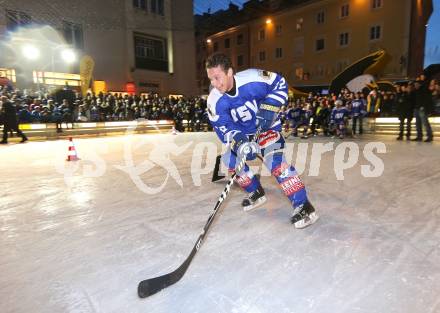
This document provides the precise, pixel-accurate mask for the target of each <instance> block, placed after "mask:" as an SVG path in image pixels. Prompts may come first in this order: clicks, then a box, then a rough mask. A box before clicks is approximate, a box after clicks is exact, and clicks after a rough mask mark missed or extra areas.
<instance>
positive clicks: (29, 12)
mask: <svg viewBox="0 0 440 313" xmlns="http://www.w3.org/2000/svg"><path fill="white" fill-rule="evenodd" d="M37 25H39V26H40V28H39V30H31V29H33V28H34V27H35V26H37ZM41 25H49V26H51V27H52V28H53V29H55V30H56V31H53V30H50V29H49V27H46V28H43V30H42V29H41ZM56 33H58V34H59V35H57V34H56ZM12 38H14V39H12ZM0 40H1V42H2V43H3V45H2V46H1V49H2V50H1V51H0V71H2V73H3V74H4V75H5V74H7V75H8V76H10V77H11V78H12V79H13V80H15V81H16V84H17V86H19V87H20V86H28V85H29V84H35V83H36V82H37V81H36V77H35V76H36V75H37V76H38V75H40V80H39V81H38V83H47V82H49V83H50V84H53V83H55V84H63V83H62V82H63V81H64V80H66V79H68V78H69V77H67V76H66V77H64V76H62V75H61V76H60V74H56V75H55V74H53V73H54V72H55V73H76V74H79V59H80V58H81V57H82V56H84V55H89V56H91V57H92V58H93V59H94V61H95V68H94V71H93V79H94V80H95V81H96V80H100V81H105V82H106V87H107V90H109V91H126V88H127V86H128V85H132V84H130V83H134V85H135V88H136V92H137V93H140V92H158V93H160V94H163V95H166V94H185V95H194V94H196V90H197V89H196V78H195V58H194V55H195V48H194V47H195V44H194V26H193V5H192V0H167V1H165V0H92V1H86V0H77V1H71V0H57V1H46V0H4V1H1V2H0ZM28 43H30V44H35V45H36V46H38V47H39V50H40V57H39V58H38V59H35V60H29V59H26V58H24V56H23V55H22V51H21V50H22V49H23V45H25V44H28ZM66 44H67V45H66ZM65 47H72V48H74V49H75V52H76V54H77V56H78V57H77V61H76V62H75V63H74V64H73V65H66V64H65V62H64V61H63V60H62V59H61V58H60V53H61V50H62V49H64V48H65ZM36 73H38V74H36ZM50 75H52V76H56V78H59V79H58V80H57V79H55V80H54V79H52V80H47V79H44V78H50V77H49V76H50ZM32 76H34V77H32ZM52 78H53V77H52ZM71 83H72V85H74V84H75V82H71Z"/></svg>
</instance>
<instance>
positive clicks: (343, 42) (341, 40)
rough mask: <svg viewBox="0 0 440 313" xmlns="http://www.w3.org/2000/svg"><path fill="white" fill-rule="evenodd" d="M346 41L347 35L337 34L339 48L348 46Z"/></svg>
mask: <svg viewBox="0 0 440 313" xmlns="http://www.w3.org/2000/svg"><path fill="white" fill-rule="evenodd" d="M348 39H349V35H348V33H340V34H339V45H340V46H341V47H344V46H347V45H348Z"/></svg>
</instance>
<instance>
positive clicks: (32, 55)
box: [21, 44, 40, 60]
mask: <svg viewBox="0 0 440 313" xmlns="http://www.w3.org/2000/svg"><path fill="white" fill-rule="evenodd" d="M21 53H22V54H23V56H24V57H25V58H26V59H28V60H36V59H38V58H39V57H40V50H38V48H37V47H35V46H32V45H29V44H27V45H24V46H23V47H22V48H21Z"/></svg>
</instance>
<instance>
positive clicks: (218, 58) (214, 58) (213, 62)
mask: <svg viewBox="0 0 440 313" xmlns="http://www.w3.org/2000/svg"><path fill="white" fill-rule="evenodd" d="M219 65H220V66H221V67H222V68H223V70H224V71H227V70H229V69H230V68H232V62H231V59H230V58H229V57H228V56H227V55H226V54H224V53H215V54H212V55H210V56H209V57H208V58H207V59H206V63H205V67H206V68H207V69H208V68H213V67H217V66H219Z"/></svg>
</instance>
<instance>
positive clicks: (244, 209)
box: [243, 196, 267, 212]
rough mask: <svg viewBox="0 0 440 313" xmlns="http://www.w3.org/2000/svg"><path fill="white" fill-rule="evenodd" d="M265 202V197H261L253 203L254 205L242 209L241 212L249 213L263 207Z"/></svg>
mask: <svg viewBox="0 0 440 313" xmlns="http://www.w3.org/2000/svg"><path fill="white" fill-rule="evenodd" d="M266 201H267V198H266V196H262V197H261V198H260V199H258V200H257V201H255V203H254V204H252V205H248V206H245V207H243V211H245V212H248V211H251V210H253V209H256V208H258V207H259V206H261V205H263V204H264V203H265V202H266Z"/></svg>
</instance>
